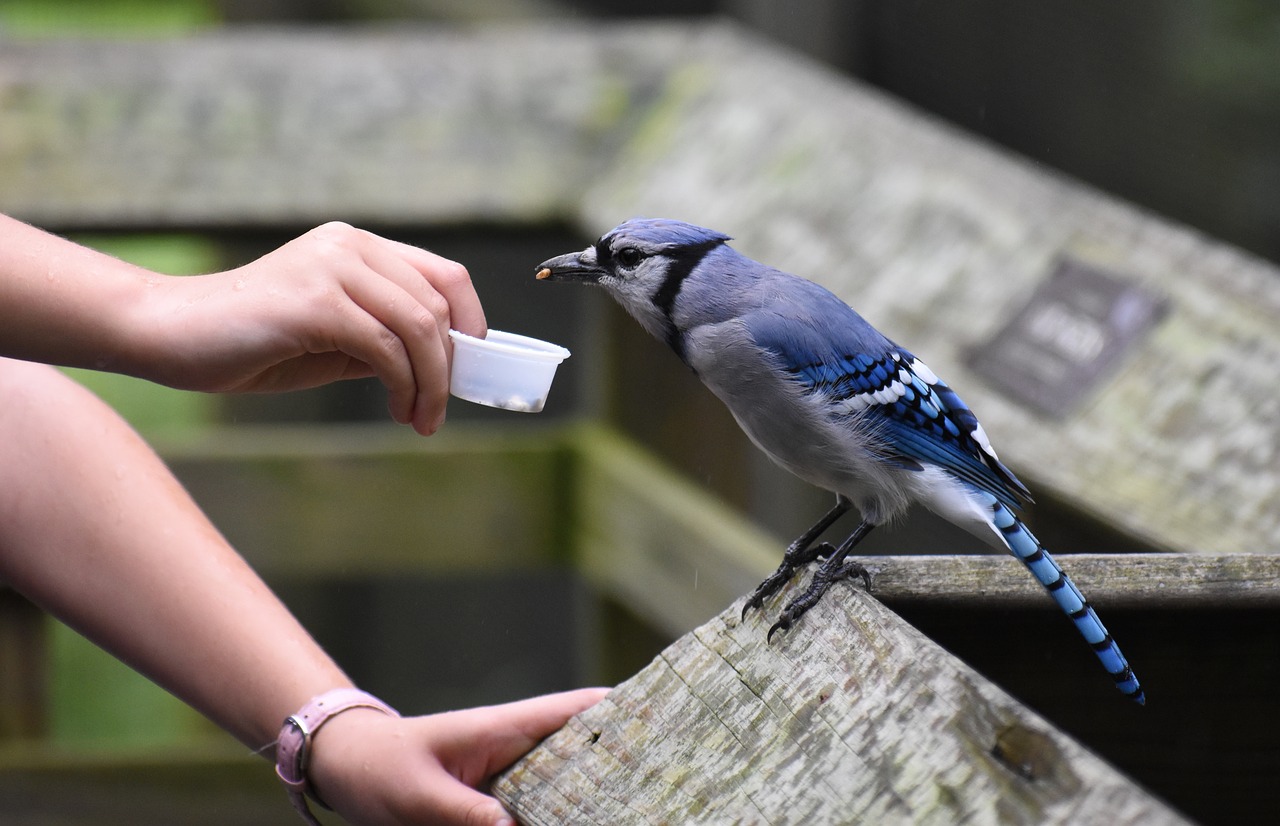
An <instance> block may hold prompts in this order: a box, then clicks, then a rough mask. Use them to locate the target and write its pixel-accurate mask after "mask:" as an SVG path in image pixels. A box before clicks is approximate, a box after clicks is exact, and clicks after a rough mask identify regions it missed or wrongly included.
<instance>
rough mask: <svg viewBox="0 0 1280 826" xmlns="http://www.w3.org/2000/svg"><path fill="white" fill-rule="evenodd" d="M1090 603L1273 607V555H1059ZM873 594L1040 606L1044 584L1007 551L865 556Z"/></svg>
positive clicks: (1277, 576) (1276, 573)
mask: <svg viewBox="0 0 1280 826" xmlns="http://www.w3.org/2000/svg"><path fill="white" fill-rule="evenodd" d="M1057 559H1058V561H1059V562H1060V563H1061V564H1062V566H1063V568H1065V569H1066V570H1067V572H1068V573H1069V574H1070V575H1071V578H1072V579H1073V580H1075V582H1076V584H1077V585H1079V586H1080V588H1081V589H1082V590H1084V591H1085V593H1086V594H1087V595H1088V597H1089V599H1090V601H1091V602H1093V603H1095V604H1096V605H1105V606H1107V607H1108V608H1139V609H1143V610H1148V611H1164V610H1171V609H1173V610H1194V609H1208V608H1213V609H1216V610H1232V609H1242V608H1269V609H1277V608H1280V557H1275V556H1266V555H1262V554H1203V555H1201V554H1069V555H1067V554H1061V555H1059V556H1058V557H1057ZM867 562H868V567H869V568H870V569H871V570H872V571H873V572H874V576H875V581H874V593H875V595H876V596H877V597H879V598H880V599H881V600H884V601H885V602H888V603H891V604H894V605H898V604H902V605H906V604H910V605H926V606H927V605H939V606H946V605H949V606H959V605H960V604H962V603H968V604H971V605H973V604H980V605H982V606H984V607H986V608H1013V607H1018V608H1021V607H1026V606H1045V607H1049V603H1047V602H1046V601H1045V600H1046V596H1045V593H1044V589H1043V588H1041V587H1040V584H1039V583H1037V582H1036V581H1035V580H1034V579H1033V578H1032V577H1031V576H1030V574H1028V573H1027V570H1026V568H1024V567H1023V566H1022V565H1021V564H1019V563H1018V562H1016V561H1014V560H1013V559H1012V558H1010V557H1008V556H945V555H937V556H883V557H874V558H870V559H868V560H867Z"/></svg>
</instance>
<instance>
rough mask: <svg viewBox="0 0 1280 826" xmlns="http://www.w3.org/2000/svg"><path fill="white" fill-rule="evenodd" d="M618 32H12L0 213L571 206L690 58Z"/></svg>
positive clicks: (462, 218) (55, 220) (508, 217)
mask: <svg viewBox="0 0 1280 826" xmlns="http://www.w3.org/2000/svg"><path fill="white" fill-rule="evenodd" d="M614 28H615V36H612V37H608V38H601V37H598V36H597V31H596V30H591V29H587V28H580V27H575V26H572V25H565V24H562V23H561V24H557V25H556V26H555V28H554V29H526V28H515V27H491V28H487V29H479V30H470V31H469V32H468V33H466V34H464V33H462V32H460V31H455V30H446V29H441V28H428V27H412V26H397V27H396V28H394V29H391V28H385V27H380V28H370V29H363V30H357V29H346V30H338V29H325V30H321V29H309V30H308V29H293V30H286V29H237V30H235V31H234V33H229V32H211V33H208V34H202V35H195V36H191V37H186V38H181V39H174V40H162V39H146V40H137V41H127V40H116V39H107V40H97V39H92V38H89V39H74V40H40V41H29V40H21V39H8V38H4V37H3V35H2V34H0V101H2V102H3V106H4V119H3V123H0V210H3V211H5V212H9V213H12V214H16V215H19V216H21V217H23V218H25V219H27V220H31V221H34V222H36V223H39V224H42V225H46V226H53V227H68V226H91V227H111V228H125V227H134V228H142V229H146V230H155V229H156V228H158V227H167V226H178V227H193V226H200V227H221V226H233V227H238V226H252V225H258V226H268V227H276V226H297V225H306V224H311V223H315V222H319V221H324V220H330V219H332V218H335V217H341V218H342V219H344V220H347V221H353V222H361V223H377V224H389V225H395V226H403V225H405V224H418V225H420V224H436V225H440V224H454V223H462V222H472V223H475V222H482V223H493V222H498V221H506V222H513V221H516V222H524V221H555V220H559V219H561V218H562V217H563V215H564V209H563V207H564V205H565V204H567V203H571V202H573V201H576V199H577V197H578V194H579V192H580V191H581V189H582V188H583V187H585V186H587V185H589V179H590V177H591V176H592V175H593V174H594V173H595V171H596V164H597V159H598V158H599V157H600V153H601V152H608V151H609V148H610V147H611V146H614V145H616V142H617V140H618V139H619V137H620V136H623V135H625V134H627V133H628V132H630V131H631V130H632V129H634V128H635V125H636V120H635V118H636V116H637V115H638V114H640V113H642V112H644V111H645V110H646V108H647V107H646V104H645V101H646V100H647V99H649V98H650V97H651V96H652V95H653V94H654V92H655V91H656V90H657V89H659V88H660V87H661V81H660V78H661V77H662V76H663V75H665V73H666V65H667V64H668V63H669V62H674V61H678V60H679V53H678V50H679V49H680V47H681V45H682V42H683V41H684V38H682V37H678V36H675V37H673V36H672V35H673V34H674V32H675V30H674V29H666V30H665V31H666V32H667V34H666V35H664V36H662V37H659V38H648V37H646V36H645V30H643V29H629V28H626V27H614ZM531 32H533V33H534V34H533V35H532V36H531ZM532 263H536V262H531V264H532Z"/></svg>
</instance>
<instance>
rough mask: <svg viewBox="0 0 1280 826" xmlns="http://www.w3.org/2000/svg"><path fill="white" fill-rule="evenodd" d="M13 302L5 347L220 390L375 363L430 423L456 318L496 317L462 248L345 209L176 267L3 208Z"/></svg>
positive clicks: (6, 315)
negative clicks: (377, 229) (106, 250)
mask: <svg viewBox="0 0 1280 826" xmlns="http://www.w3.org/2000/svg"><path fill="white" fill-rule="evenodd" d="M0 308H2V309H0V321H2V322H3V323H0V355H7V356H13V357H17V358H21V359H27V360H32V361H41V362H45V363H50V364H60V365H65V366H73V367H89V368H92V369H97V370H109V371H112V372H119V373H127V374H130V375H135V376H141V377H142V378H146V379H151V380H153V381H157V382H160V383H162V384H167V385H170V386H172V387H180V388H184V389H190V390H204V391H220V392H264V391H277V390H291V389H300V388H305V387H314V386H317V385H320V384H325V383H328V382H331V381H335V380H338V379H345V378H358V377H364V376H371V375H376V376H378V378H379V379H380V380H381V381H382V382H383V383H384V384H385V385H386V386H387V388H388V390H389V391H390V397H391V413H392V415H393V417H394V418H395V419H396V420H397V421H399V422H402V423H410V422H411V423H412V424H413V426H414V427H415V428H416V429H417V430H418V431H419V432H421V433H423V434H428V433H431V432H434V431H435V430H436V429H437V428H438V427H439V426H440V424H441V422H442V421H443V419H444V408H445V402H446V398H447V395H448V387H449V382H448V364H449V357H450V353H451V348H450V345H449V337H448V331H449V328H450V327H454V328H456V329H459V330H462V331H463V332H467V333H470V334H472V335H480V336H482V335H484V332H485V329H486V327H485V318H484V310H483V308H482V307H481V305H480V301H479V299H478V297H477V296H476V293H475V289H474V287H473V286H472V284H471V279H470V276H469V275H468V274H467V271H466V269H465V268H464V267H462V266H461V265H460V264H457V263H455V262H452V261H449V260H448V259H445V258H441V257H440V256H437V255H434V254H432V253H430V252H427V251H426V250H422V249H418V248H416V247H411V246H409V245H406V244H401V243H398V242H395V241H390V240H388V239H385V238H381V237H379V236H377V235H374V234H372V233H369V232H365V231H364V230H359V229H355V228H354V227H350V226H347V225H346V224H340V223H332V224H325V225H324V226H322V227H317V228H316V229H314V230H312V231H311V232H309V233H307V234H305V235H303V236H301V237H299V238H297V239H295V240H293V241H291V242H289V243H288V244H285V245H284V246H283V247H281V248H279V249H278V250H275V251H273V252H271V253H269V254H268V255H266V256H263V257H262V258H260V259H258V260H257V261H254V262H252V263H250V264H246V265H245V266H243V267H239V268H237V269H235V270H231V271H228V272H224V273H213V274H210V275H203V276H192V277H185V278H178V277H173V276H166V275H160V274H158V273H154V272H150V271H148V270H144V269H142V268H140V267H135V266H133V265H131V264H127V263H125V262H123V261H119V260H117V259H115V258H112V257H110V256H107V255H103V254H101V253H98V252H95V251H93V250H90V249H87V248H85V247H82V246H79V245H77V244H73V243H71V242H70V241H67V240H65V239H62V238H58V237H57V236H54V235H50V234H49V233H46V232H43V231H41V230H38V229H36V228H34V227H31V226H28V225H26V224H23V223H22V222H20V221H16V220H14V219H12V218H9V217H7V216H3V215H0Z"/></svg>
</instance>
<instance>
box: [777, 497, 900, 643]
mask: <svg viewBox="0 0 1280 826" xmlns="http://www.w3.org/2000/svg"><path fill="white" fill-rule="evenodd" d="M874 527H875V525H874V524H872V523H870V522H865V521H864V522H862V523H861V524H860V525H858V527H857V528H855V529H854V531H853V533H851V534H849V538H848V539H846V540H845V541H844V542H842V543H840V547H839V548H836V550H835V552H834V553H833V554H831V556H829V557H827V559H826V560H825V561H824V562H823V563H822V565H820V566H819V567H818V570H817V571H816V572H814V574H813V580H812V581H811V582H810V583H809V587H808V588H805V589H804V593H802V594H800V596H798V597H796V598H795V599H793V600H791V602H789V603H787V607H786V608H784V609H783V611H782V614H781V615H780V616H779V617H778V621H777V622H775V623H774V624H773V627H771V628H770V629H769V635H768V637H767V639H768V640H770V641H772V640H773V634H774V632H775V631H785V630H787V629H788V628H790V627H791V625H792V623H794V622H795V621H796V620H798V619H800V617H802V616H803V615H804V613H805V612H806V611H808V610H809V609H810V608H812V607H813V606H815V605H817V604H818V601H819V600H820V599H822V595H823V594H825V593H826V592H827V589H828V588H830V587H831V585H832V583H835V582H839V581H840V580H842V579H844V578H846V577H850V576H860V577H862V581H863V583H865V584H866V586H867V590H868V591H870V590H871V573H870V572H869V571H868V570H867V569H866V568H864V567H863V566H862V565H861V564H859V563H857V562H846V561H845V557H847V556H848V555H849V552H850V551H852V550H853V546H854V545H857V544H858V543H859V542H861V541H862V540H863V538H864V537H866V535H867V534H869V533H871V529H872V528H874Z"/></svg>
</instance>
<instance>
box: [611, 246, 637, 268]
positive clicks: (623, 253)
mask: <svg viewBox="0 0 1280 826" xmlns="http://www.w3.org/2000/svg"><path fill="white" fill-rule="evenodd" d="M614 257H615V258H616V259H617V261H618V263H619V264H621V265H622V266H624V267H626V268H627V269H630V268H631V267H634V266H635V265H636V264H639V263H640V258H641V255H640V250H638V249H636V248H635V247H623V248H622V249H620V250H618V254H617V255H616V256H614Z"/></svg>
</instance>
